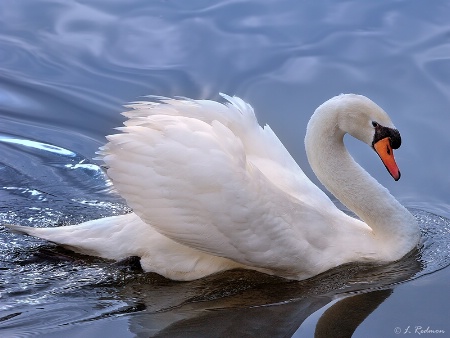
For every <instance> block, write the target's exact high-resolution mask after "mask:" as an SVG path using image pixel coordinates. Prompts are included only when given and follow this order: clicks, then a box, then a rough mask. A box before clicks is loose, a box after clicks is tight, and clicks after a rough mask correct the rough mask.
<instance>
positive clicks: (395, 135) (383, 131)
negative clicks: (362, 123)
mask: <svg viewBox="0 0 450 338" xmlns="http://www.w3.org/2000/svg"><path fill="white" fill-rule="evenodd" d="M386 137H389V143H390V144H391V147H392V149H398V148H400V145H401V144H402V138H401V137H400V132H399V131H398V130H397V129H392V128H388V127H384V126H382V125H380V124H377V125H376V127H375V135H374V136H373V142H372V147H373V145H374V144H375V143H377V142H378V141H379V140H382V139H384V138H386Z"/></svg>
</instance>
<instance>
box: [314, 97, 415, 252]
mask: <svg viewBox="0 0 450 338" xmlns="http://www.w3.org/2000/svg"><path fill="white" fill-rule="evenodd" d="M333 103H334V102H332V101H331V102H330V101H327V102H326V103H324V104H323V105H322V106H320V107H319V108H318V109H317V110H316V112H315V113H314V115H313V116H312V117H311V119H310V121H309V123H308V128H307V132H306V137H305V147H306V153H307V156H308V161H309V163H310V165H311V167H312V169H313V171H314V173H315V174H316V175H317V178H318V179H319V180H320V182H321V183H322V184H323V185H324V186H325V187H326V188H327V189H328V190H329V191H330V192H331V193H332V194H333V195H334V196H335V197H336V198H337V199H339V200H340V201H341V202H342V203H343V204H344V205H345V206H346V207H348V208H349V209H350V210H352V211H353V212H354V213H355V214H356V215H358V217H360V218H361V219H362V220H363V221H364V222H365V223H366V224H367V225H368V226H369V227H370V228H371V229H372V232H373V235H374V238H375V242H376V246H377V247H378V249H380V253H381V252H382V253H383V254H384V255H385V256H387V259H390V260H392V258H394V259H399V258H401V257H402V256H404V255H405V254H406V253H408V252H409V251H410V250H412V249H413V248H414V247H415V245H416V244H417V242H418V238H419V230H418V226H417V223H416V221H415V218H414V217H413V216H412V215H411V214H410V213H409V212H408V211H407V210H406V208H404V207H403V206H402V205H401V204H400V203H399V202H398V201H397V200H396V199H395V198H394V197H393V196H392V195H391V194H390V193H389V191H388V190H387V189H386V188H384V187H383V186H382V185H380V184H379V183H378V182H377V181H376V180H375V179H374V178H373V177H371V176H370V175H369V174H368V173H367V172H366V171H365V170H364V169H363V168H361V166H360V165H359V164H357V163H356V162H355V160H354V159H353V158H352V156H351V155H350V154H349V153H348V151H347V149H346V148H345V145H344V141H343V139H344V135H345V131H343V130H341V129H340V127H339V120H340V119H341V118H342V114H345V113H346V111H347V110H349V108H350V107H349V105H351V104H352V101H347V102H341V101H340V102H339V105H336V104H333Z"/></svg>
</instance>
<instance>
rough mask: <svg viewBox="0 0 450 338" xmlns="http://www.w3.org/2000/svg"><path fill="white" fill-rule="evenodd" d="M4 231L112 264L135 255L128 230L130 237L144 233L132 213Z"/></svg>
mask: <svg viewBox="0 0 450 338" xmlns="http://www.w3.org/2000/svg"><path fill="white" fill-rule="evenodd" d="M5 227H7V228H9V229H10V230H12V231H13V232H16V233H22V234H27V235H31V236H35V237H39V238H42V239H46V240H48V241H50V242H54V243H57V244H59V245H61V246H63V247H66V248H67V249H70V250H72V251H75V252H78V253H82V254H85V255H91V256H99V257H103V258H107V259H114V260H120V259H124V258H127V257H130V256H135V255H138V253H137V252H136V251H137V250H138V245H137V244H138V243H135V241H133V240H131V242H130V241H129V240H128V239H127V234H129V233H130V231H129V230H130V229H131V228H132V229H133V231H132V233H136V231H137V233H139V232H140V231H143V232H145V230H146V228H147V226H146V225H145V224H144V223H143V222H142V221H141V220H140V219H139V218H138V217H137V216H136V215H135V214H134V213H130V214H126V215H121V216H111V217H106V218H101V219H96V220H92V221H88V222H84V223H80V224H76V225H69V226H61V227H55V228H32V227H26V226H20V225H11V224H5ZM139 228H142V229H139ZM141 233H142V232H141Z"/></svg>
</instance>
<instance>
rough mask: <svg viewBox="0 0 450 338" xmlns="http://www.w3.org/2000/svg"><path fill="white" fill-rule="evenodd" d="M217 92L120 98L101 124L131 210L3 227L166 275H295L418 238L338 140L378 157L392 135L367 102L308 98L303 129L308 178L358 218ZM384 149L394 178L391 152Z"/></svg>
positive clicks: (388, 257)
mask: <svg viewBox="0 0 450 338" xmlns="http://www.w3.org/2000/svg"><path fill="white" fill-rule="evenodd" d="M225 98H226V99H227V100H228V101H229V103H228V104H226V105H223V104H220V103H217V102H213V101H203V100H202V101H200V100H199V101H193V100H170V99H167V100H166V99H164V100H162V101H161V102H156V103H155V102H137V103H134V104H132V105H130V107H131V108H132V109H133V110H131V111H130V112H127V113H125V116H127V117H128V120H127V121H126V122H125V127H122V128H119V129H120V130H121V131H122V133H120V134H117V135H112V136H109V137H108V140H109V143H108V144H107V145H106V146H105V147H103V148H102V149H101V151H100V154H101V156H102V159H103V161H104V162H105V164H106V165H107V167H109V169H108V175H109V177H110V178H111V179H112V181H113V182H114V185H115V187H116V189H117V190H118V192H119V193H120V194H121V195H122V196H123V197H124V198H125V199H126V201H127V203H128V204H129V206H130V207H131V208H132V209H133V211H134V212H133V213H130V214H127V215H123V216H114V217H108V218H103V219H99V220H94V221H90V222H86V223H82V224H79V225H73V226H67V227H59V228H27V227H18V226H10V227H11V228H13V229H14V230H16V231H20V232H25V233H28V234H31V235H34V236H37V237H41V238H45V239H48V240H50V241H53V242H56V243H59V244H62V245H64V246H67V247H69V248H71V249H73V250H75V251H78V252H82V253H86V254H91V255H97V256H101V257H104V258H110V259H116V260H120V259H124V258H126V257H128V256H139V257H141V265H142V267H143V269H144V270H146V271H154V272H157V273H159V274H162V275H164V276H166V277H168V278H172V279H177V280H191V279H196V278H200V277H203V276H205V275H208V274H211V273H214V272H218V271H222V270H226V269H232V268H238V267H243V268H249V269H254V270H258V271H262V272H266V273H269V274H275V275H279V276H283V277H286V278H292V279H304V278H308V277H311V276H314V275H316V274H318V273H320V272H323V271H326V270H328V269H330V268H332V267H335V266H338V265H340V264H343V263H348V262H388V261H395V260H398V259H400V258H401V257H403V256H404V255H405V254H406V253H408V252H409V251H410V250H412V249H413V248H414V247H415V246H416V245H417V243H418V241H419V230H418V226H417V224H416V221H415V219H414V217H413V216H412V215H411V214H410V213H409V212H408V211H407V210H406V209H405V208H404V207H403V206H402V205H400V204H399V203H398V202H397V201H396V200H395V198H394V197H392V196H391V195H390V194H389V192H388V191H387V189H385V188H384V187H382V186H381V185H380V184H378V183H377V182H376V181H375V180H374V179H373V178H372V177H371V176H369V175H368V174H367V173H366V172H365V171H364V170H363V169H362V168H361V167H360V166H359V165H358V164H356V163H355V162H354V160H353V159H352V157H351V156H350V155H349V153H348V152H347V150H346V149H345V146H344V143H343V136H344V134H345V133H347V132H348V133H350V134H352V135H353V136H355V137H357V138H359V139H360V140H362V141H364V142H366V143H368V144H369V145H372V146H373V147H374V148H375V149H377V152H378V153H379V155H380V157H382V156H384V155H382V154H381V153H380V152H383V151H387V153H388V154H389V155H391V152H392V148H397V147H398V146H399V145H400V144H399V142H400V135H399V134H398V132H397V131H396V130H395V129H394V126H393V124H392V122H391V121H390V119H389V117H388V115H387V114H386V113H385V112H384V111H383V110H382V109H381V108H380V107H378V106H377V105H376V104H375V103H373V102H372V101H370V100H369V99H367V98H365V97H364V96H359V95H353V94H348V95H340V96H337V97H334V98H332V99H331V100H329V101H327V102H325V103H324V104H322V105H321V106H320V107H319V108H318V109H317V110H316V112H315V113H314V115H313V116H312V118H311V120H310V122H309V124H308V128H307V133H306V138H305V145H306V151H307V155H308V159H309V161H310V163H311V166H312V168H313V170H314V171H315V173H316V175H317V176H318V178H319V180H320V181H321V182H322V183H323V184H324V185H325V186H326V187H327V188H328V189H329V190H330V191H331V192H332V193H333V194H334V195H335V196H336V197H337V198H338V199H339V200H341V201H342V202H343V203H344V204H345V205H346V206H347V207H348V208H349V209H351V210H353V211H354V212H355V213H356V214H357V215H358V216H359V217H360V218H361V219H362V221H360V220H357V219H355V218H352V217H350V216H348V215H346V214H345V213H343V212H342V211H340V210H339V209H337V208H336V206H335V205H334V204H333V203H332V202H331V200H330V199H329V198H328V197H327V196H326V194H325V193H323V192H322V191H321V190H320V189H319V188H318V187H316V186H315V185H314V184H313V183H312V182H311V181H310V180H309V179H308V178H307V177H306V176H305V174H304V173H303V171H302V170H301V169H300V168H299V167H298V165H297V164H296V162H295V161H294V160H293V158H292V157H291V156H290V154H289V153H288V152H287V150H286V149H285V148H284V146H283V145H282V144H281V142H280V141H279V139H278V138H277V137H276V135H275V134H274V133H273V132H272V130H271V129H270V128H269V127H268V126H265V127H264V128H261V127H260V126H259V124H258V122H257V120H256V117H255V115H254V113H253V110H252V108H251V107H250V106H249V105H248V104H246V103H245V102H243V101H242V100H240V99H239V98H236V97H235V98H230V97H225ZM381 138H383V139H384V140H387V145H386V147H387V148H388V149H387V150H386V149H385V148H382V147H385V143H383V146H382V147H381V146H379V144H382V142H381V141H380V142H378V141H379V139H381ZM391 146H392V147H391ZM378 147H379V148H380V149H381V148H382V150H379V149H378ZM386 156H387V155H386ZM383 161H384V163H385V164H386V167H387V168H388V170H389V171H390V172H391V174H392V175H393V176H394V178H395V179H398V178H399V177H400V173H399V172H398V171H396V170H398V169H397V167H396V165H395V162H393V164H392V161H393V157H392V160H390V159H387V160H385V159H383ZM389 161H391V162H389ZM363 221H364V222H365V223H364V222H363Z"/></svg>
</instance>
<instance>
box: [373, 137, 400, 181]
mask: <svg viewBox="0 0 450 338" xmlns="http://www.w3.org/2000/svg"><path fill="white" fill-rule="evenodd" d="M373 148H374V149H375V151H376V152H377V154H378V156H380V158H381V161H382V162H383V164H384V166H385V167H386V169H387V170H388V171H389V174H391V176H392V177H393V178H394V180H396V181H398V180H399V179H400V170H399V169H398V166H397V163H395V158H394V151H393V150H392V147H391V140H390V139H389V137H385V138H383V139H381V140H379V141H378V142H377V143H375V144H374V145H373Z"/></svg>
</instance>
